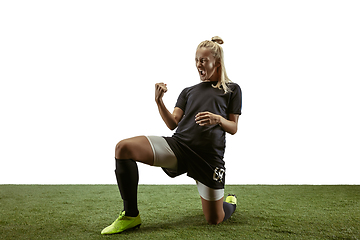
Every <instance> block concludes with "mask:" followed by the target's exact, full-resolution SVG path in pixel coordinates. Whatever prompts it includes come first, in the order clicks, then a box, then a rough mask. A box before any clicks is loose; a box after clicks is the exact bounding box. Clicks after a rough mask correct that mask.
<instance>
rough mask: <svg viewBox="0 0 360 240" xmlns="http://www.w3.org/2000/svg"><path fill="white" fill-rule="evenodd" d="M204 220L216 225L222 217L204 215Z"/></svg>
mask: <svg viewBox="0 0 360 240" xmlns="http://www.w3.org/2000/svg"><path fill="white" fill-rule="evenodd" d="M205 218H206V221H207V223H208V224H210V225H217V224H219V223H221V222H222V221H223V219H224V218H221V217H220V216H205Z"/></svg>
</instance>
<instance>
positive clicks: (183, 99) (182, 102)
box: [175, 88, 187, 112]
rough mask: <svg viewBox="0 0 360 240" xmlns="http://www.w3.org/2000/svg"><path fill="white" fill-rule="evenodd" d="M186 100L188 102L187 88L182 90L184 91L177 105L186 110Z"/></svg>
mask: <svg viewBox="0 0 360 240" xmlns="http://www.w3.org/2000/svg"><path fill="white" fill-rule="evenodd" d="M186 102H187V88H185V89H184V90H182V92H181V93H180V95H179V97H178V100H177V102H176V105H175V107H178V108H180V109H181V110H183V111H184V112H185V106H186Z"/></svg>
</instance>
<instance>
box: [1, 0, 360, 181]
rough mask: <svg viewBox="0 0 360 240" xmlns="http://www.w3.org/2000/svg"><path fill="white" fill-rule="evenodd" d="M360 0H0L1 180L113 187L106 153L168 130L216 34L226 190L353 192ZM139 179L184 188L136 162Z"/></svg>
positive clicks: (359, 116)
mask: <svg viewBox="0 0 360 240" xmlns="http://www.w3.org/2000/svg"><path fill="white" fill-rule="evenodd" d="M359 6H360V4H359V2H358V1H316V0H312V1H304V0H303V1H210V0H207V1H194V0H192V1H182V2H179V1H177V2H175V1H88V0H87V1H77V0H74V1H10V0H9V1H1V2H0V34H1V37H0V64H1V65H0V79H1V85H0V104H1V105H0V106H1V118H0V121H1V125H0V128H1V129H0V130H1V132H0V144H1V145H0V147H1V150H0V184H108V183H110V184H115V176H114V172H113V170H114V167H115V164H114V148H115V145H116V143H117V142H118V141H120V140H121V139H124V138H127V137H132V136H136V135H160V136H171V135H172V132H171V131H170V130H168V129H167V128H166V126H165V124H164V123H163V122H162V120H161V117H160V115H159V114H158V112H157V107H156V104H155V101H154V84H155V83H156V82H165V83H167V84H168V89H169V91H168V93H166V95H165V97H164V101H165V104H166V105H167V107H168V108H169V109H170V110H171V111H172V109H173V107H174V105H175V102H176V99H177V97H178V95H179V93H180V92H181V90H182V89H183V88H185V87H188V86H191V85H194V84H197V83H198V82H199V81H200V80H199V77H198V74H197V71H196V68H195V61H194V56H195V50H196V47H197V45H198V44H199V43H200V42H201V41H203V40H206V39H208V40H209V39H211V37H213V36H215V35H218V36H220V37H222V38H223V40H224V41H225V43H224V44H223V49H224V52H225V66H226V69H227V72H228V75H229V77H230V79H232V80H233V81H234V82H236V83H238V84H239V85H240V86H241V88H242V90H243V114H242V116H240V119H239V130H238V133H237V134H236V135H234V136H231V135H228V136H227V149H226V155H225V162H226V167H227V179H226V181H227V182H226V183H227V184H360V177H359V176H360V174H359V167H358V163H359V160H360V150H359V149H360V148H359V147H360V137H359V136H360V127H359V123H360V111H359V110H360V106H359V103H360V94H359V87H360V84H359V81H360V73H359V72H360V71H359V67H360V44H359V43H360V34H359V29H360V24H359V23H360V15H359V12H360V7H359ZM139 171H140V183H141V184H187V183H193V180H192V179H190V178H188V177H186V176H180V177H178V178H176V179H171V178H168V177H167V176H166V175H165V174H164V173H163V172H162V170H161V169H160V168H153V167H149V166H144V165H142V164H139Z"/></svg>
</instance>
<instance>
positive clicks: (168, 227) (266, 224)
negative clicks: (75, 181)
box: [0, 185, 360, 239]
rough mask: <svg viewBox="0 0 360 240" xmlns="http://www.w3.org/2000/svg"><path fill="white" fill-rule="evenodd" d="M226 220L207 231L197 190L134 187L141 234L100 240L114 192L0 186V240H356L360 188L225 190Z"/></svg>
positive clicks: (113, 211)
mask: <svg viewBox="0 0 360 240" xmlns="http://www.w3.org/2000/svg"><path fill="white" fill-rule="evenodd" d="M225 192H226V193H235V194H236V195H237V196H238V203H239V204H238V208H237V210H236V212H235V213H234V214H233V216H232V217H231V219H229V220H228V221H226V222H224V223H222V224H220V225H217V226H211V225H208V224H207V223H206V221H205V218H204V216H203V213H202V210H201V202H200V199H199V195H198V193H197V189H196V186H195V185H194V186H189V185H171V186H169V185H168V186H162V185H160V186H154V185H140V186H139V210H140V212H141V217H142V220H143V224H142V226H141V228H140V229H139V230H136V231H129V232H124V233H122V234H117V235H111V236H102V235H100V231H101V230H102V229H103V228H104V227H106V226H107V225H109V224H111V223H112V222H113V221H114V220H115V219H116V218H117V216H118V214H119V211H120V210H121V206H122V204H121V201H120V197H119V193H118V190H117V186H116V185H0V239H360V205H359V202H360V186H354V185H349V186H311V185H305V186H304V185H299V186H287V185H285V186H271V185H270V186H262V185H255V186H252V185H245V186H243V185H228V186H226V188H225Z"/></svg>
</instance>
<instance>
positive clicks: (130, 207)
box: [115, 159, 139, 217]
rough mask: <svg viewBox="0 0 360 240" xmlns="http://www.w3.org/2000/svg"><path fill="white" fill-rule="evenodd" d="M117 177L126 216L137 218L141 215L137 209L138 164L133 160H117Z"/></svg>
mask: <svg viewBox="0 0 360 240" xmlns="http://www.w3.org/2000/svg"><path fill="white" fill-rule="evenodd" d="M115 161H116V169H115V175H116V180H117V183H118V187H119V191H120V194H121V197H122V199H123V201H124V211H125V215H126V216H129V217H136V216H137V215H138V214H139V210H138V207H137V188H138V182H139V172H138V167H137V164H136V162H135V161H134V160H131V159H115Z"/></svg>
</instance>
